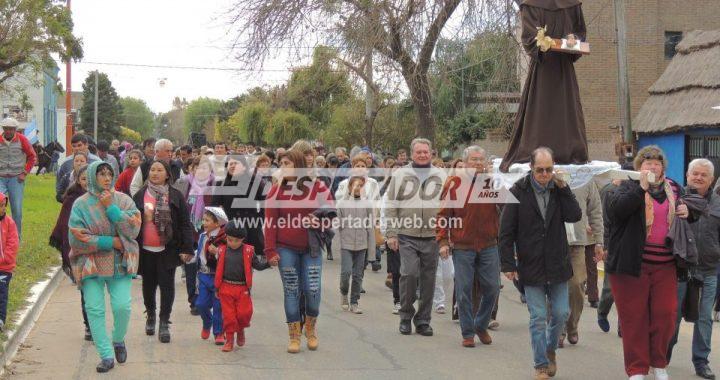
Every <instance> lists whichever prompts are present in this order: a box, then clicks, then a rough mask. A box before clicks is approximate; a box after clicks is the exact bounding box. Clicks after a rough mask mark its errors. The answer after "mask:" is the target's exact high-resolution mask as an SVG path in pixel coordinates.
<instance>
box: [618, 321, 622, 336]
mask: <svg viewBox="0 0 720 380" xmlns="http://www.w3.org/2000/svg"><path fill="white" fill-rule="evenodd" d="M618 337H619V338H622V331H620V324H619V323H618Z"/></svg>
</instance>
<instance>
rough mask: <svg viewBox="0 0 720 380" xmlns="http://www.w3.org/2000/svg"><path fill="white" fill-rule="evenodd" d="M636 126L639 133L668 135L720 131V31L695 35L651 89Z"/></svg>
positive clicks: (685, 40) (679, 48)
mask: <svg viewBox="0 0 720 380" xmlns="http://www.w3.org/2000/svg"><path fill="white" fill-rule="evenodd" d="M649 92H650V97H649V98H648V99H647V101H646V102H645V104H643V106H642V108H640V112H639V113H638V115H637V117H636V118H635V120H634V122H633V130H634V131H635V132H639V133H665V132H673V131H677V130H680V129H687V128H720V110H716V109H713V107H716V106H719V105H720V30H713V31H700V30H696V31H692V32H689V33H687V34H686V35H685V38H683V40H682V41H681V42H680V43H679V44H678V46H677V54H676V55H675V57H674V58H673V59H672V61H671V62H670V65H668V67H667V69H666V70H665V72H664V73H663V74H662V76H660V79H658V80H657V81H656V82H655V84H653V85H652V86H651V87H650V90H649Z"/></svg>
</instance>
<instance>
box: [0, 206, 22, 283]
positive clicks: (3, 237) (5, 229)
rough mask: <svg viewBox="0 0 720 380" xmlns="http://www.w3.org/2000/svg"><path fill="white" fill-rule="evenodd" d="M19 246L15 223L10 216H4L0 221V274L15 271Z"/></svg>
mask: <svg viewBox="0 0 720 380" xmlns="http://www.w3.org/2000/svg"><path fill="white" fill-rule="evenodd" d="M19 246H20V239H19V238H18V232H17V226H16V225H15V221H14V220H13V219H12V218H11V217H10V215H5V216H4V217H3V218H2V220H1V221H0V272H10V273H12V271H13V269H15V263H16V261H17V260H16V259H17V253H18V247H19Z"/></svg>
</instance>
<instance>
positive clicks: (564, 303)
mask: <svg viewBox="0 0 720 380" xmlns="http://www.w3.org/2000/svg"><path fill="white" fill-rule="evenodd" d="M525 299H526V300H527V307H528V311H529V312H530V343H531V345H532V349H533V360H534V361H535V368H540V367H547V365H548V358H547V352H548V351H555V349H556V348H557V345H558V340H559V338H560V334H561V333H562V331H563V327H565V322H566V321H567V319H568V316H569V315H570V300H569V296H568V284H567V282H561V283H559V284H548V285H544V286H531V285H525ZM548 305H549V306H550V324H549V325H548V323H547V322H548V311H547V307H548Z"/></svg>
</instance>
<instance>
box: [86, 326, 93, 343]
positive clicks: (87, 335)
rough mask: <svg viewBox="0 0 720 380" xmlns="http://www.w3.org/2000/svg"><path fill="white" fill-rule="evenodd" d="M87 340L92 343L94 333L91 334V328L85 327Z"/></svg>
mask: <svg viewBox="0 0 720 380" xmlns="http://www.w3.org/2000/svg"><path fill="white" fill-rule="evenodd" d="M85 340H87V341H88V342H92V340H93V338H92V333H91V332H90V328H89V327H85Z"/></svg>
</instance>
